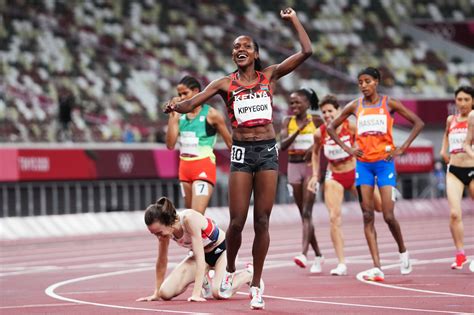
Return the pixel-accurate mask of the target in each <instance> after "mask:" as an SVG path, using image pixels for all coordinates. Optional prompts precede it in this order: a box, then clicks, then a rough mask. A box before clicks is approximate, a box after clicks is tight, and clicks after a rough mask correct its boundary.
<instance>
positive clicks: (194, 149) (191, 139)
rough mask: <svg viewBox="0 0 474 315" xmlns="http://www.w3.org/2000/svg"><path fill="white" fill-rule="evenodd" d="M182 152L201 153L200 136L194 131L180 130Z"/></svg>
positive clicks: (195, 154)
mask: <svg viewBox="0 0 474 315" xmlns="http://www.w3.org/2000/svg"><path fill="white" fill-rule="evenodd" d="M179 144H180V149H179V150H180V152H181V154H187V155H194V156H198V155H199V149H198V147H199V138H198V137H196V133H195V132H194V131H183V132H180V137H179Z"/></svg>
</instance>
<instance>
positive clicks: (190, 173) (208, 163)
mask: <svg viewBox="0 0 474 315" xmlns="http://www.w3.org/2000/svg"><path fill="white" fill-rule="evenodd" d="M179 180H180V181H182V182H190V183H192V182H194V181H196V180H203V181H205V182H208V183H210V184H212V185H213V186H214V185H215V184H216V164H215V163H214V162H212V160H211V158H210V157H207V158H204V159H201V160H194V161H186V160H180V161H179Z"/></svg>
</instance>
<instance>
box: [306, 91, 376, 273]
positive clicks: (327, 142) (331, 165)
mask: <svg viewBox="0 0 474 315" xmlns="http://www.w3.org/2000/svg"><path fill="white" fill-rule="evenodd" d="M319 107H320V109H321V112H322V113H323V118H324V120H325V121H326V123H325V124H324V125H322V126H320V127H319V128H318V129H317V130H316V131H315V133H314V145H313V154H312V158H311V159H312V170H313V176H312V177H311V179H310V181H309V183H308V187H307V188H308V190H310V191H312V192H314V193H316V192H317V191H318V189H319V185H318V184H319V177H320V174H321V171H320V157H321V149H322V151H323V153H324V156H325V157H326V159H327V160H328V165H327V170H326V176H325V179H324V203H325V204H326V208H327V209H328V211H329V219H330V225H331V240H332V244H333V246H334V250H335V251H336V256H337V259H338V265H337V267H336V268H334V269H332V270H331V275H334V276H344V275H347V265H346V261H345V258H344V236H343V233H342V229H341V225H342V217H341V210H342V209H341V208H342V202H343V201H344V190H349V191H351V192H352V193H353V194H354V195H355V196H357V191H356V188H355V163H356V161H355V158H354V157H353V156H352V155H350V154H348V153H347V152H346V151H344V150H343V149H342V148H341V147H340V146H339V145H338V144H337V143H336V142H335V141H334V140H332V139H331V137H329V135H328V133H327V131H326V128H327V125H328V124H329V123H330V122H331V121H333V120H334V118H335V117H336V116H337V115H338V114H339V113H340V112H341V108H340V106H339V102H338V101H337V98H336V97H335V96H333V95H327V96H326V97H324V98H323V100H322V101H321V103H320V105H319ZM336 132H337V135H338V137H339V139H341V141H343V142H344V143H345V144H346V145H347V146H350V147H352V146H354V142H355V133H356V126H355V124H354V123H352V122H350V121H349V120H345V121H343V123H342V125H340V126H339V127H338V128H337V130H336ZM374 198H375V199H374V202H375V211H381V210H380V209H381V201H380V193H379V191H378V189H375V190H374Z"/></svg>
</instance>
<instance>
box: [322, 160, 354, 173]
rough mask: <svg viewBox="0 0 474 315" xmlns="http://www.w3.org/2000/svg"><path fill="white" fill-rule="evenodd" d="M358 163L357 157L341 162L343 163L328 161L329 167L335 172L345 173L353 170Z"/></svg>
mask: <svg viewBox="0 0 474 315" xmlns="http://www.w3.org/2000/svg"><path fill="white" fill-rule="evenodd" d="M355 165H356V159H355V158H352V159H350V160H347V161H344V162H341V163H331V162H329V163H328V169H329V170H330V171H331V172H333V173H345V172H349V171H350V170H353V169H354V168H355Z"/></svg>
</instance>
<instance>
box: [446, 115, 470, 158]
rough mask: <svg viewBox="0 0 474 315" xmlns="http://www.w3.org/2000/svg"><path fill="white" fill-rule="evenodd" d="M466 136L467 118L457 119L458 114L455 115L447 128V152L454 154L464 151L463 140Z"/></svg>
mask: <svg viewBox="0 0 474 315" xmlns="http://www.w3.org/2000/svg"><path fill="white" fill-rule="evenodd" d="M466 136H467V120H465V121H459V115H455V116H454V117H453V119H452V120H451V123H450V124H449V128H448V141H449V153H450V154H456V153H461V152H465V151H464V148H463V143H464V140H466Z"/></svg>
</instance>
